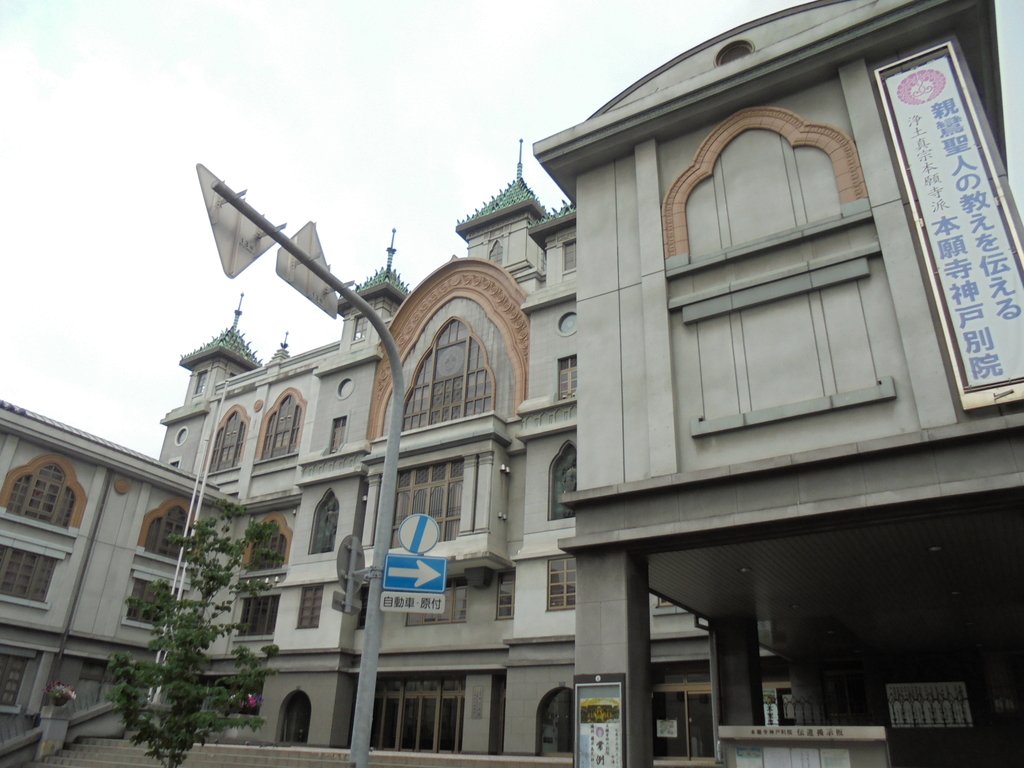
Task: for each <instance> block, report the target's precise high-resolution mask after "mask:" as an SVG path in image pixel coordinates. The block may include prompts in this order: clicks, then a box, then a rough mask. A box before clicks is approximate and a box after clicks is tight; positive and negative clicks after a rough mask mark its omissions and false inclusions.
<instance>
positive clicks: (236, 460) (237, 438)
mask: <svg viewBox="0 0 1024 768" xmlns="http://www.w3.org/2000/svg"><path fill="white" fill-rule="evenodd" d="M248 425H249V419H248V418H247V417H246V415H245V411H243V410H242V409H241V408H239V407H238V406H235V407H234V408H232V409H231V410H230V411H229V412H228V414H227V416H226V417H225V418H224V421H222V422H221V427H220V429H218V430H217V437H216V438H215V439H214V441H213V459H212V461H211V462H210V471H211V472H217V471H219V470H221V469H231V468H232V467H237V466H238V465H239V464H240V463H241V461H242V448H243V447H244V446H245V432H246V429H247V428H248Z"/></svg>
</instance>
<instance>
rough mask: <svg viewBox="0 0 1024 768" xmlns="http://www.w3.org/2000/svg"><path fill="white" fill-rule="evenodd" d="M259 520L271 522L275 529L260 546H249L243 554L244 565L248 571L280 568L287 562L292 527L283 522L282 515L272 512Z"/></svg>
mask: <svg viewBox="0 0 1024 768" xmlns="http://www.w3.org/2000/svg"><path fill="white" fill-rule="evenodd" d="M260 522H263V523H273V524H274V525H275V526H277V530H276V531H274V533H273V534H271V536H270V538H269V539H268V540H267V542H266V543H265V544H263V545H262V546H261V547H259V548H258V549H256V550H255V551H254V550H253V548H252V547H250V548H249V550H248V552H246V555H245V562H246V567H247V568H248V569H249V570H250V571H263V570H267V569H268V568H280V567H281V566H283V565H285V564H287V562H288V552H289V550H290V549H291V544H292V529H291V528H289V527H288V524H287V523H286V522H285V519H284V515H283V514H281V513H280V512H274V513H273V514H270V515H267V516H266V517H265V518H263V519H262V520H261V521H260Z"/></svg>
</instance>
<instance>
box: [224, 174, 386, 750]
mask: <svg viewBox="0 0 1024 768" xmlns="http://www.w3.org/2000/svg"><path fill="white" fill-rule="evenodd" d="M213 191H214V192H216V193H217V194H218V195H220V196H221V197H222V198H224V200H225V201H226V202H228V203H230V204H231V205H232V206H233V207H234V208H235V209H236V210H237V211H238V212H239V213H240V214H242V216H244V217H245V218H247V219H248V220H249V221H251V222H252V223H253V224H255V225H256V226H257V227H259V229H260V230H261V232H262V233H263V234H264V235H266V236H269V237H271V238H273V239H274V240H275V241H276V242H277V243H278V244H279V245H280V246H281V247H282V248H284V249H285V250H286V251H288V253H290V254H291V255H292V256H294V257H295V258H296V260H298V262H299V263H300V264H302V265H303V266H305V267H306V268H308V269H309V270H310V271H311V272H312V273H313V274H314V275H316V276H317V277H319V278H320V279H321V280H323V281H324V282H325V283H327V285H328V286H330V287H331V288H332V289H333V290H335V291H337V292H338V293H340V294H341V295H342V296H343V297H344V298H345V300H346V301H348V302H349V303H350V304H351V305H352V306H354V307H355V308H356V309H358V310H359V311H360V312H362V313H363V316H364V317H366V318H367V319H368V320H369V321H370V324H371V325H372V326H373V327H374V328H376V329H377V333H379V334H380V338H381V342H382V343H383V344H384V351H385V353H386V354H387V358H388V364H389V365H390V367H391V383H392V389H391V423H390V424H389V428H388V439H387V444H386V446H385V448H384V470H383V475H382V476H381V482H380V504H379V512H378V515H377V527H376V529H375V533H374V541H373V566H372V568H371V569H370V571H369V573H368V576H369V580H370V590H369V595H368V597H367V605H366V627H365V630H364V633H363V653H362V657H361V659H360V664H359V685H358V687H357V689H356V710H355V713H354V714H353V725H352V743H351V745H350V765H351V766H352V767H353V768H368V766H369V760H370V729H371V727H372V724H373V702H374V696H375V695H376V688H377V664H378V659H379V657H380V639H381V629H382V623H383V613H382V611H381V609H380V595H381V576H382V568H383V564H384V559H385V558H386V557H387V554H388V549H389V548H390V545H391V531H392V527H393V525H394V519H395V491H396V487H397V480H398V443H399V440H400V438H401V436H402V408H403V405H404V402H403V401H404V395H405V376H404V375H403V373H402V357H401V355H400V354H399V352H398V345H397V344H396V343H395V338H394V337H393V336H392V335H391V331H390V330H389V329H388V326H387V325H386V324H385V323H384V320H383V318H381V316H380V315H378V314H377V312H376V311H374V309H373V307H371V306H370V305H369V303H368V302H367V301H366V300H365V299H364V298H363V297H362V296H360V295H359V294H358V293H356V292H355V291H353V290H351V289H350V288H348V286H346V285H345V284H344V283H342V282H341V281H340V280H338V278H337V277H335V276H334V275H333V274H332V273H331V271H330V270H329V269H327V268H326V266H325V265H322V264H320V263H318V262H316V261H314V260H313V259H312V258H311V257H310V256H309V255H308V254H306V252H305V251H303V250H302V249H301V248H299V247H298V246H297V245H296V244H295V243H293V242H292V241H291V240H289V239H288V238H287V237H285V236H284V235H283V234H281V231H280V230H279V229H278V228H277V227H276V226H275V225H273V224H271V223H270V221H268V220H267V219H266V218H265V217H264V216H263V215H262V214H261V213H259V212H258V211H256V209H255V208H253V207H252V206H251V205H249V204H248V203H246V202H245V200H243V199H242V197H241V196H240V195H238V194H237V193H235V192H234V191H233V190H232V189H231V188H230V187H228V186H227V185H226V184H225V183H224V182H223V181H220V180H217V182H216V183H215V184H214V185H213Z"/></svg>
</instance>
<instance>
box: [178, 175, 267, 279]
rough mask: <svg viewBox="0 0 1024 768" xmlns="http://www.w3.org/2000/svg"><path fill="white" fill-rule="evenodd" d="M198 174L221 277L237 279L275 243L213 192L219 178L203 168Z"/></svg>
mask: <svg viewBox="0 0 1024 768" xmlns="http://www.w3.org/2000/svg"><path fill="white" fill-rule="evenodd" d="M196 172H197V173H198V174H199V186H200V187H202V189H203V202H204V203H206V213H207V215H209V217H210V226H211V227H213V239H214V241H215V242H216V243H217V253H218V254H219V255H220V263H221V266H222V267H223V268H224V274H226V275H227V276H228V277H237V276H238V275H239V274H240V273H241V271H242V270H243V269H245V268H246V267H248V266H249V265H250V264H252V263H253V262H254V261H256V259H258V258H259V257H260V256H262V255H263V254H264V253H265V252H266V251H267V250H269V248H270V246H272V245H273V244H274V238H272V237H269V236H268V235H267V234H266V233H265V232H264V231H263V230H262V229H260V228H259V227H257V226H256V225H255V224H253V223H252V222H251V221H249V220H248V219H247V218H245V216H243V215H242V214H241V213H239V211H238V209H236V208H235V207H234V206H233V205H231V203H229V202H228V201H227V200H225V199H224V198H223V197H221V196H220V195H218V194H217V193H216V192H214V191H213V187H214V185H216V184H219V183H220V179H218V178H217V177H216V176H214V175H213V174H212V173H210V172H209V171H208V170H207V169H206V167H205V166H203V165H196Z"/></svg>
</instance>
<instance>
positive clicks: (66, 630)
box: [46, 467, 114, 680]
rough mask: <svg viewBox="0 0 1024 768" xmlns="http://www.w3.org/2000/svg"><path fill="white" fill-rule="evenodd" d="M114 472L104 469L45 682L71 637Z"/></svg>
mask: <svg viewBox="0 0 1024 768" xmlns="http://www.w3.org/2000/svg"><path fill="white" fill-rule="evenodd" d="M113 475H114V472H113V470H111V469H110V468H109V467H108V468H107V469H106V475H105V476H104V478H103V490H102V491H101V492H100V503H99V506H98V507H97V508H96V514H95V515H94V516H93V519H92V525H91V526H90V528H89V546H88V547H87V548H86V550H85V554H84V555H82V565H81V566H80V567H79V569H78V572H77V573H75V583H74V584H73V585H72V587H71V604H70V606H69V607H68V612H67V616H66V617H65V619H64V627H63V629H61V633H60V642H59V643H58V645H57V655H56V656H54V657H53V661H51V662H50V674H49V675H48V676H47V678H46V679H47V680H55V679H56V677H57V671H58V670H59V669H60V665H61V662H62V661H63V660H64V651H65V650H66V649H67V645H68V637H69V636H70V635H71V624H72V622H73V621H74V620H75V613H76V612H77V610H78V599H79V597H81V595H82V584H83V583H84V582H85V572H86V571H87V570H88V569H89V563H90V561H91V560H92V553H93V550H94V549H95V548H96V532H97V531H98V530H99V527H100V518H102V517H103V511H104V510H105V509H106V508H107V499H108V498H109V496H110V486H111V483H112V478H113Z"/></svg>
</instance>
